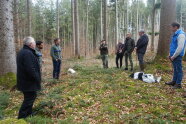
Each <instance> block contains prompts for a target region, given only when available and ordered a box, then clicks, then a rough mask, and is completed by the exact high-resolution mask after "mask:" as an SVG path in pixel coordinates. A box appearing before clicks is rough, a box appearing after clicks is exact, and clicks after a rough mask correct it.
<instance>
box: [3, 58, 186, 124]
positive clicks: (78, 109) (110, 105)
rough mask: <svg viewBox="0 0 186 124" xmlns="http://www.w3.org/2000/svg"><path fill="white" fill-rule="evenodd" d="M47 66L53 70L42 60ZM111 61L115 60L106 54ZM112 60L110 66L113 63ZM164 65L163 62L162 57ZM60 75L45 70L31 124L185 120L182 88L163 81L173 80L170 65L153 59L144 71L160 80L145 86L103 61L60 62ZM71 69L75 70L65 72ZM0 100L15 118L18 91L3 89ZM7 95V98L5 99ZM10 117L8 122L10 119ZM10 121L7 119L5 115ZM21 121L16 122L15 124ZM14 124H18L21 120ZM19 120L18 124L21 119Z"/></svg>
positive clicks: (156, 123)
mask: <svg viewBox="0 0 186 124" xmlns="http://www.w3.org/2000/svg"><path fill="white" fill-rule="evenodd" d="M45 61H46V65H45V67H44V72H45V70H52V66H51V60H50V59H49V58H46V60H45ZM110 62H112V63H114V58H113V57H110ZM112 63H111V64H110V66H112V65H114V64H112ZM163 63H167V61H164V62H163ZM63 66H64V67H65V68H64V69H63V73H62V78H61V79H60V80H59V81H56V80H53V79H51V78H50V77H51V72H49V71H46V73H43V77H44V78H43V87H44V90H43V94H42V95H40V96H39V97H38V99H37V100H36V103H35V107H34V108H35V109H34V110H37V115H36V116H34V117H32V118H27V119H26V122H27V123H31V124H51V123H58V124H74V123H83V124H86V123H87V124H88V123H130V124H131V123H134V124H135V123H136V124H137V123H141V124H143V123H152V124H166V123H185V122H186V115H185V113H184V112H185V105H186V103H185V100H184V98H182V93H183V89H181V90H176V91H175V90H173V89H172V88H170V87H169V86H165V85H164V82H166V81H168V80H169V79H170V78H171V72H172V70H171V69H170V66H171V65H167V64H166V65H165V64H163V65H162V63H161V64H158V63H151V64H150V65H148V67H147V72H148V73H153V74H161V75H162V76H163V80H162V82H161V83H155V84H148V83H144V82H142V81H136V80H133V79H131V78H129V75H130V74H131V72H123V70H121V69H119V70H118V69H117V68H115V67H111V68H109V69H107V70H105V69H102V68H101V60H100V59H96V58H90V59H83V58H82V59H81V60H75V59H68V60H65V61H64V62H63ZM69 67H72V68H73V69H75V70H76V71H77V74H75V75H71V74H67V73H66V72H67V69H68V68H69ZM2 93H3V94H5V96H2V95H1V97H0V99H3V100H6V101H4V102H1V103H0V104H1V105H4V107H5V108H3V109H1V111H3V115H4V116H5V118H16V116H17V112H18V108H19V107H20V105H21V101H20V99H23V98H22V95H21V93H20V92H18V91H13V92H9V91H7V90H5V91H3V92H2ZM8 98H9V99H8ZM8 120H9V121H8ZM5 122H6V123H7V122H10V119H7V121H5ZM5 122H4V121H0V124H1V123H2V124H4V123H5ZM19 123H20V122H19ZM19 123H18V124H19ZM20 124H21V123H20Z"/></svg>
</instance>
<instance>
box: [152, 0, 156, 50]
mask: <svg viewBox="0 0 186 124" xmlns="http://www.w3.org/2000/svg"><path fill="white" fill-rule="evenodd" d="M155 13H156V9H155V0H153V5H152V20H151V21H152V32H151V51H152V52H154V37H155V32H154V22H155Z"/></svg>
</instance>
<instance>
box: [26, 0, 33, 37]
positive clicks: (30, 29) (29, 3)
mask: <svg viewBox="0 0 186 124" xmlns="http://www.w3.org/2000/svg"><path fill="white" fill-rule="evenodd" d="M30 8H31V0H27V21H28V22H27V26H28V27H27V28H28V29H27V30H28V31H27V36H31V35H32V28H31V26H32V25H31V9H30Z"/></svg>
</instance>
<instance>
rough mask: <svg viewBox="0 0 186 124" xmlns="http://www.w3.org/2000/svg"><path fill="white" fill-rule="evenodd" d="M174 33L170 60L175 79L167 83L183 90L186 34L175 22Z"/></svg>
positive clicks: (172, 28) (173, 24)
mask: <svg viewBox="0 0 186 124" xmlns="http://www.w3.org/2000/svg"><path fill="white" fill-rule="evenodd" d="M171 30H172V32H173V35H172V38H171V39H172V41H171V44H170V53H169V59H170V61H171V63H172V65H173V68H174V74H173V79H172V81H171V82H168V83H165V84H167V85H171V86H173V88H174V89H178V88H182V86H181V83H182V79H183V67H182V59H183V56H184V55H185V46H186V37H185V32H184V31H182V30H181V29H180V24H179V23H177V22H174V23H172V24H171Z"/></svg>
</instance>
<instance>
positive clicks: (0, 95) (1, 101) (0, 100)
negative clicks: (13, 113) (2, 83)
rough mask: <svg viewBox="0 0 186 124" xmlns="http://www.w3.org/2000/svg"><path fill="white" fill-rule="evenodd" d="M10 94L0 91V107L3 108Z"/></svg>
mask: <svg viewBox="0 0 186 124" xmlns="http://www.w3.org/2000/svg"><path fill="white" fill-rule="evenodd" d="M9 98H10V94H9V93H7V92H0V109H5V108H6V107H7V106H8V103H9Z"/></svg>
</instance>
